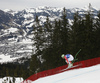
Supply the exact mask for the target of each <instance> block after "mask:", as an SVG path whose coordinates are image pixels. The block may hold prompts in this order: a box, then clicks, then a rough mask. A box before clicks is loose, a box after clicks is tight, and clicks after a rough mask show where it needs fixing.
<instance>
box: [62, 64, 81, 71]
mask: <svg viewBox="0 0 100 83" xmlns="http://www.w3.org/2000/svg"><path fill="white" fill-rule="evenodd" d="M80 65H82V64H78V65H74V66H72V67H67V68H65V69H63V70H61V71H65V70H68V69H71V68H75V67H78V66H80Z"/></svg>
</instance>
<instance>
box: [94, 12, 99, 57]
mask: <svg viewBox="0 0 100 83" xmlns="http://www.w3.org/2000/svg"><path fill="white" fill-rule="evenodd" d="M97 16H98V18H96V19H95V21H96V23H95V50H94V51H95V55H94V57H99V55H100V11H99V12H98V15H97Z"/></svg>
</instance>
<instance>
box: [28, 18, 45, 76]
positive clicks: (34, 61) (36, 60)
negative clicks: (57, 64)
mask: <svg viewBox="0 0 100 83" xmlns="http://www.w3.org/2000/svg"><path fill="white" fill-rule="evenodd" d="M35 22H36V23H35V24H34V26H33V32H34V37H33V41H34V44H33V45H34V46H35V48H36V49H33V55H32V58H31V61H30V74H34V73H37V72H39V71H40V69H39V66H40V63H41V61H40V57H41V54H42V50H43V42H44V41H43V38H44V37H43V29H42V26H41V25H40V21H39V19H38V16H36V19H35Z"/></svg>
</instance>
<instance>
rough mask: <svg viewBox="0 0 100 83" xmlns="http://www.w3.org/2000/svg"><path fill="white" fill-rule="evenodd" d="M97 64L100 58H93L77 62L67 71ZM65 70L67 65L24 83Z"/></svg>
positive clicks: (34, 76) (43, 72) (47, 71)
mask: <svg viewBox="0 0 100 83" xmlns="http://www.w3.org/2000/svg"><path fill="white" fill-rule="evenodd" d="M97 64H100V57H98V58H93V59H88V60H84V61H79V62H75V63H74V64H73V65H74V67H73V68H70V69H67V70H65V71H68V70H71V69H78V68H84V67H90V66H93V65H97ZM65 68H67V65H64V66H61V67H57V68H55V69H50V70H46V71H42V72H39V73H37V74H34V75H32V76H30V77H29V78H27V79H26V80H25V81H23V82H22V83H31V82H32V81H35V80H37V79H39V78H42V77H46V76H50V75H54V74H58V73H61V72H64V71H62V70H63V69H65Z"/></svg>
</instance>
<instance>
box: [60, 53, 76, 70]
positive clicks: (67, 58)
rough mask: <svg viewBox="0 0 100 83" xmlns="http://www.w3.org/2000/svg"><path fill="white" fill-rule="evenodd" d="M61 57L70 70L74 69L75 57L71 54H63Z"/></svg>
mask: <svg viewBox="0 0 100 83" xmlns="http://www.w3.org/2000/svg"><path fill="white" fill-rule="evenodd" d="M61 57H62V58H63V59H65V62H66V63H67V64H68V68H70V67H73V63H72V61H73V60H74V57H73V56H72V55H71V54H66V55H64V54H62V55H61Z"/></svg>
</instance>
